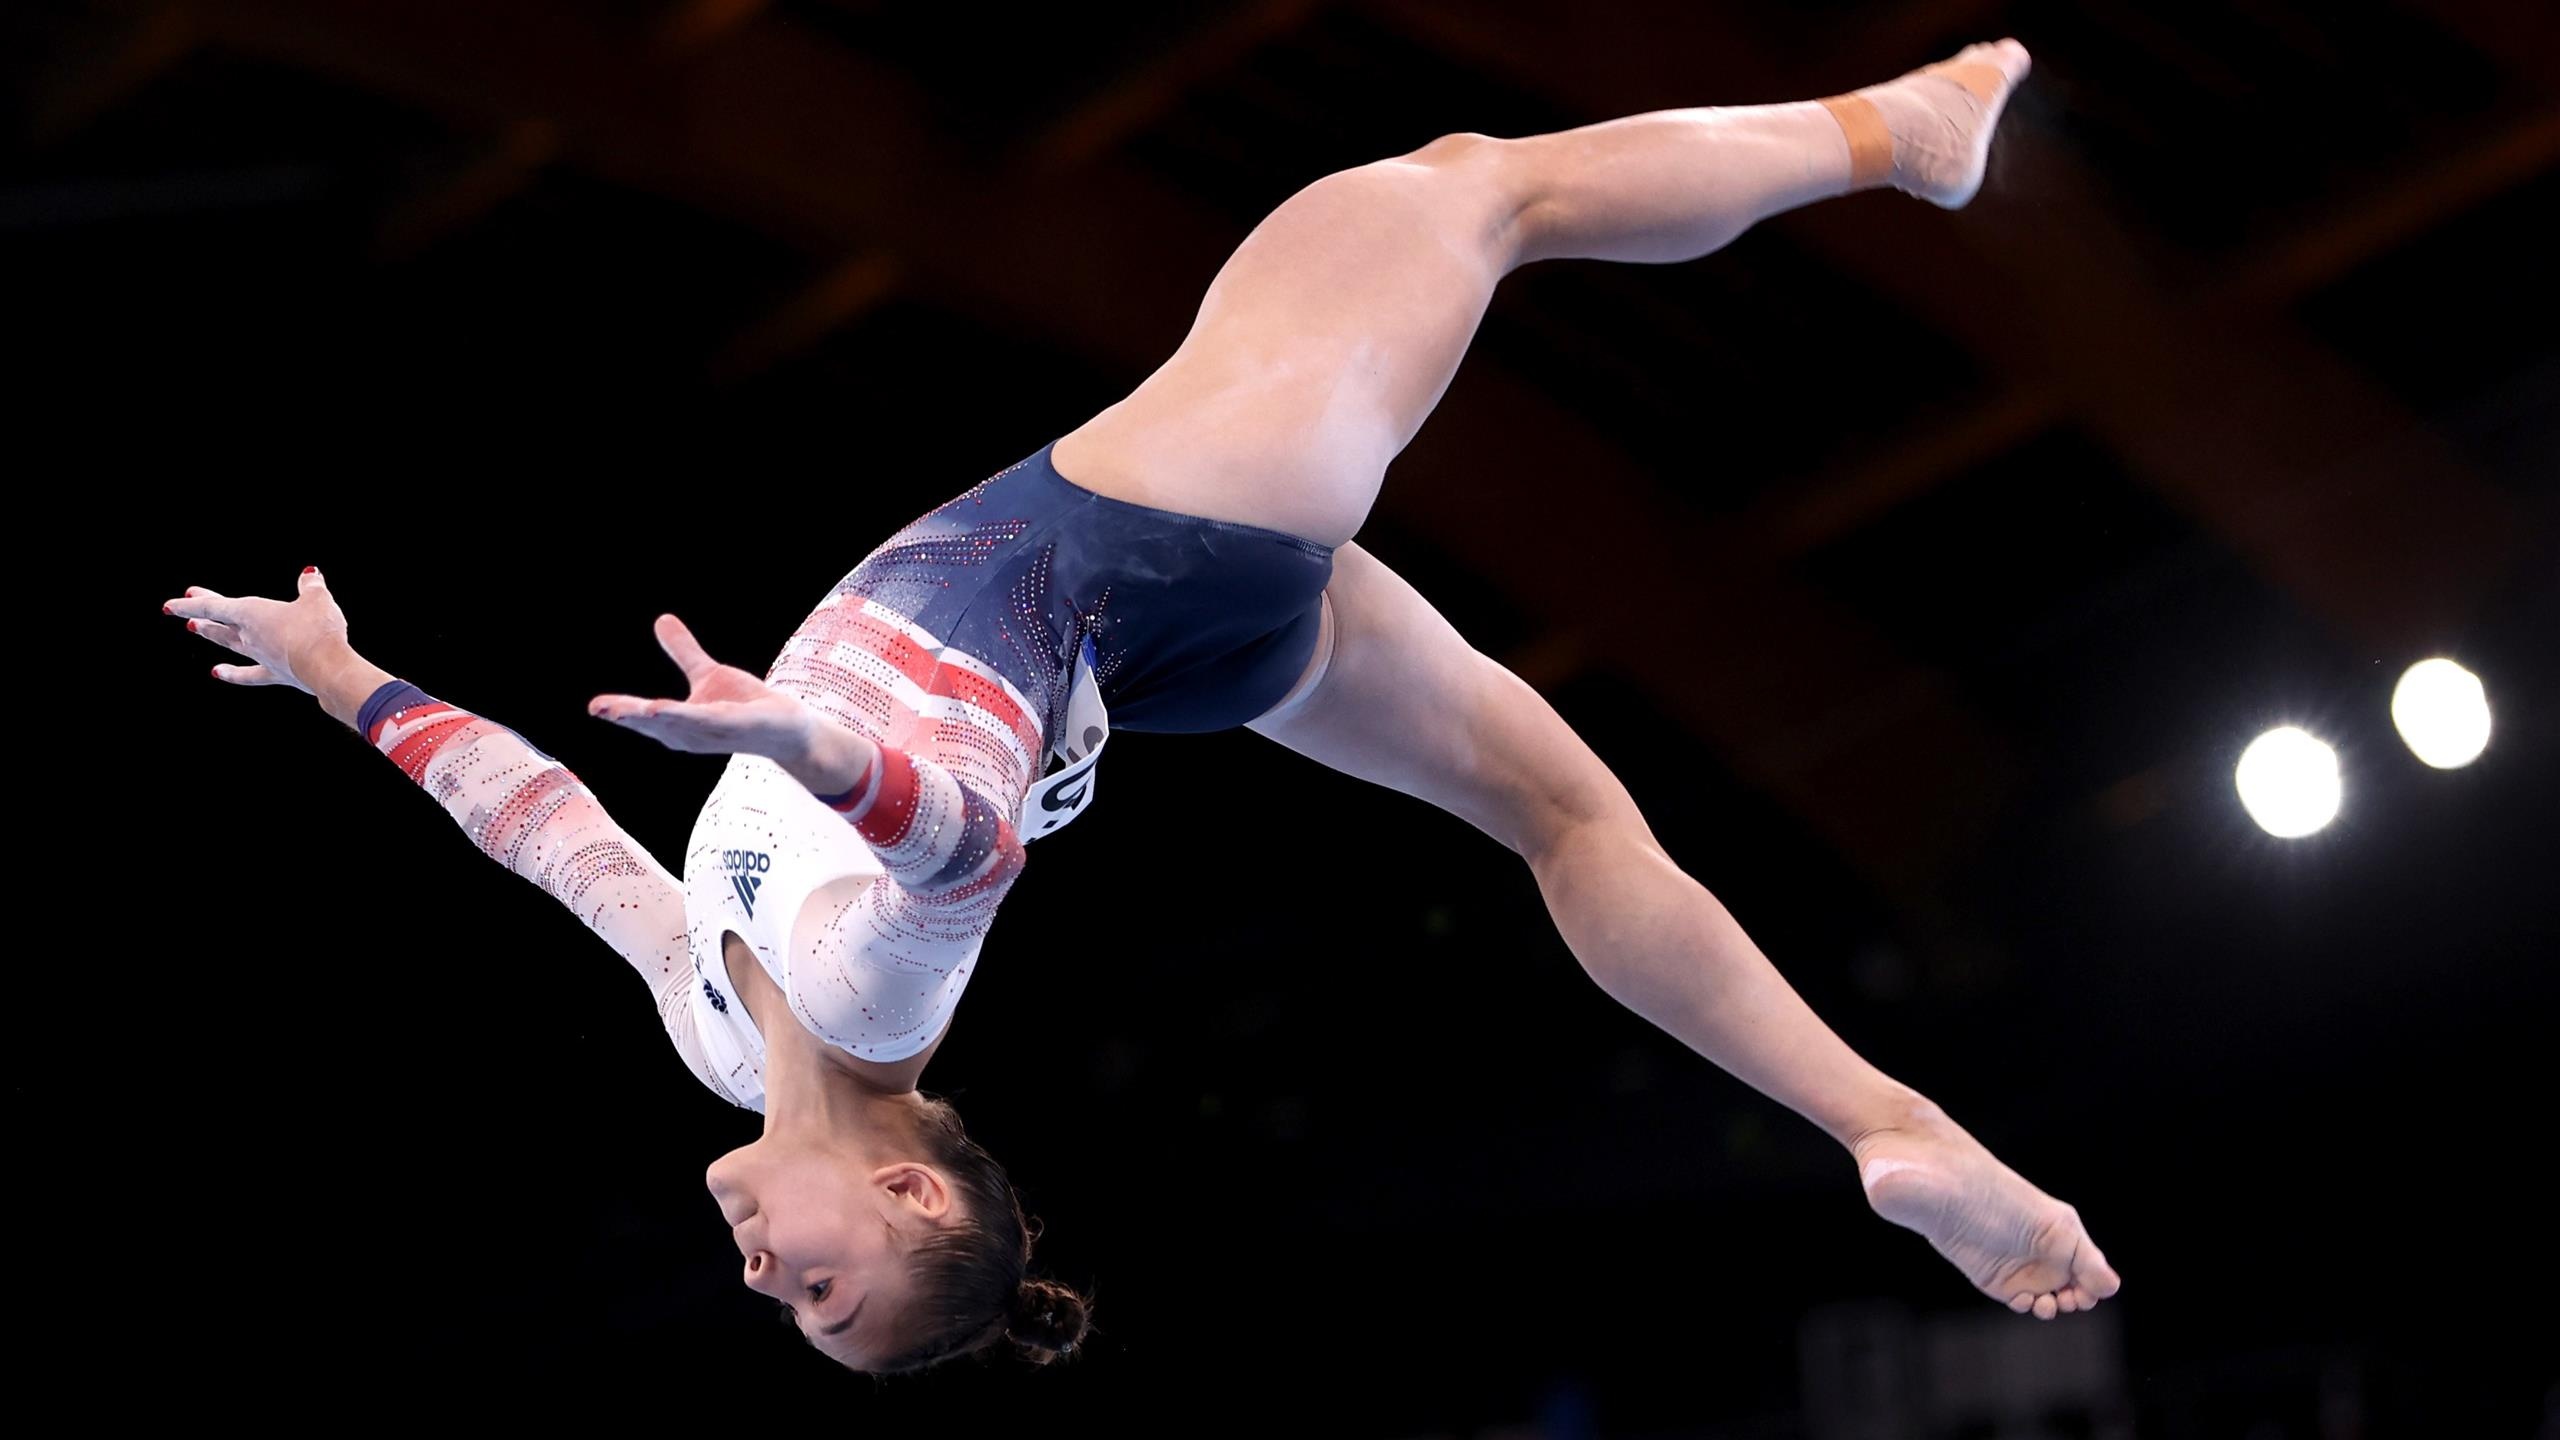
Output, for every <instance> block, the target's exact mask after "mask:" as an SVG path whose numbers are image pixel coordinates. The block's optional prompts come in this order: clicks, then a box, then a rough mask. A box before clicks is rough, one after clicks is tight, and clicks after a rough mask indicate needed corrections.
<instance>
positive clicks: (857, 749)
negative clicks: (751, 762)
mask: <svg viewBox="0 0 2560 1440" xmlns="http://www.w3.org/2000/svg"><path fill="white" fill-rule="evenodd" d="M870 749H871V742H869V741H867V740H865V739H863V738H862V737H861V736H859V735H856V734H854V733H853V732H852V731H850V730H847V729H845V728H844V727H843V726H841V725H838V724H836V723H835V722H833V721H831V720H829V719H827V718H826V717H825V716H823V715H820V714H818V713H817V712H816V711H814V710H813V711H810V712H809V713H808V731H807V733H806V734H805V735H804V736H803V737H802V743H801V746H800V753H799V755H798V756H797V757H796V758H795V759H794V760H792V761H790V762H786V763H785V764H784V765H783V768H784V769H785V770H788V771H789V772H791V777H792V778H793V779H795V780H797V781H799V782H800V783H801V784H802V785H803V786H805V787H807V789H808V791H809V793H810V794H812V795H817V796H821V797H831V796H837V795H842V794H843V793H845V792H846V791H848V790H851V789H852V788H853V787H854V786H855V785H857V784H859V783H860V782H861V780H862V774H863V771H864V770H865V769H866V768H867V767H868V766H869V764H870V754H869V751H870Z"/></svg>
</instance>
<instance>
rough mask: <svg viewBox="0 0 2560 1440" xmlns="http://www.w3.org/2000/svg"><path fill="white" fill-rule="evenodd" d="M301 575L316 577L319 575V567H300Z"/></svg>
mask: <svg viewBox="0 0 2560 1440" xmlns="http://www.w3.org/2000/svg"><path fill="white" fill-rule="evenodd" d="M302 573H303V574H305V575H317V574H319V573H320V567H319V566H317V565H305V566H303V567H302Z"/></svg>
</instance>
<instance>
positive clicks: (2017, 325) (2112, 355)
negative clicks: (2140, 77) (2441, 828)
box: [1377, 0, 2514, 653]
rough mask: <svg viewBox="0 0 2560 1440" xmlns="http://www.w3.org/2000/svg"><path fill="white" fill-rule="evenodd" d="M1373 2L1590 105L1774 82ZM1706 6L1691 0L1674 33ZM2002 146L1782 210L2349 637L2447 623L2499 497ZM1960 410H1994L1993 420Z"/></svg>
mask: <svg viewBox="0 0 2560 1440" xmlns="http://www.w3.org/2000/svg"><path fill="white" fill-rule="evenodd" d="M1377 8H1378V12H1379V13H1380V14H1382V15H1384V16H1387V17H1390V18H1391V19H1392V20H1393V22H1394V23H1397V24H1398V25H1400V26H1402V27H1404V28H1405V29H1407V31H1408V32H1409V33H1412V34H1415V35H1417V36H1419V37H1422V38H1425V39H1426V40H1428V41H1429V42H1431V43H1435V44H1438V45H1441V46H1442V47H1443V48H1446V49H1450V50H1453V51H1454V52H1455V53H1458V54H1460V55H1462V56H1464V57H1465V58H1466V59H1467V60H1469V61H1470V62H1471V63H1474V64H1477V65H1479V66H1482V67H1485V68H1487V69H1489V70H1491V71H1493V72H1495V73H1498V74H1502V75H1505V76H1507V77H1508V78H1510V79H1511V80H1513V81H1514V82H1515V83H1519V84H1522V85H1525V86H1528V87H1530V88H1532V89H1533V90H1537V91H1539V92H1541V93H1544V94H1546V95H1547V96H1548V97H1549V98H1551V99H1554V100H1557V101H1560V102H1562V103H1564V104H1567V105H1569V106H1571V107H1573V108H1574V109H1577V110H1579V111H1582V112H1583V113H1585V114H1586V115H1588V116H1589V117H1590V118H1592V119H1599V118H1602V117H1604V116H1607V115H1614V114H1619V113H1623V112H1625V111H1627V110H1629V109H1634V108H1638V107H1642V106H1648V105H1676V104H1696V103H1700V97H1702V96H1715V95H1722V96H1731V97H1736V98H1739V97H1740V96H1742V95H1744V94H1746V93H1749V92H1750V91H1752V90H1754V89H1757V90H1762V91H1765V90H1766V89H1767V88H1768V87H1769V85H1770V84H1771V75H1772V69H1773V67H1771V66H1770V65H1769V64H1767V63H1766V62H1765V61H1764V60H1762V59H1760V58H1759V57H1756V56H1754V55H1752V54H1750V53H1749V48H1748V46H1747V45H1746V44H1745V43H1743V42H1742V41H1740V40H1739V39H1736V38H1732V37H1728V38H1726V39H1724V40H1722V41H1720V42H1716V43H1707V44H1703V45H1701V46H1700V47H1699V51H1700V53H1697V54H1688V53H1671V52H1668V51H1666V49H1665V48H1664V47H1662V46H1660V45H1658V44H1657V45H1637V44H1627V45H1624V46H1623V47H1619V46H1606V47H1603V46H1602V45H1600V44H1599V43H1598V42H1597V41H1588V42H1576V41H1575V40H1573V38H1572V37H1573V35H1574V34H1575V32H1577V31H1579V30H1581V29H1582V28H1583V26H1582V23H1581V22H1582V18H1583V17H1582V16H1581V14H1580V12H1576V13H1575V14H1574V16H1572V17H1571V19H1570V20H1569V21H1568V20H1567V19H1564V18H1561V17H1560V15H1559V13H1558V12H1556V11H1553V10H1550V9H1547V8H1544V7H1521V6H1517V5H1503V4H1494V5H1489V6H1481V7H1479V6H1467V7H1443V6H1438V5H1434V4H1430V3H1428V0H1379V3H1378V6H1377ZM1622 23H1623V22H1622ZM1702 23H1704V22H1702V21H1701V20H1700V19H1699V17H1698V16H1697V14H1695V13H1694V12H1693V13H1692V15H1691V19H1690V26H1691V29H1690V32H1689V33H1692V34H1697V33H1699V30H1698V27H1699V26H1700V25H1701V24H1702ZM1919 58H1923V57H1918V56H1905V57H1899V58H1897V59H1895V60H1893V61H1891V62H1889V63H1887V64H1884V65H1881V66H1870V67H1869V68H1868V69H1867V70H1857V71H1853V70H1850V69H1848V68H1846V65H1845V63H1844V64H1843V65H1841V66H1840V67H1837V68H1836V69H1834V68H1826V72H1825V74H1824V75H1823V76H1820V77H1808V78H1806V79H1802V80H1799V81H1798V84H1797V88H1799V89H1807V88H1809V89H1824V88H1831V89H1837V88H1843V87H1846V86H1849V85H1853V84H1856V83H1860V82H1862V81H1864V80H1867V79H1871V78H1873V74H1878V73H1888V72H1890V71H1891V70H1895V69H1900V68H1904V67H1905V66H1907V65H1908V64H1910V63H1911V62H1912V61H1914V60H1916V59H1919ZM2002 144H2003V146H2004V147H2005V152H2006V159H2005V160H2004V170H2005V178H2004V182H2003V185H2002V187H2001V188H2000V189H1999V190H1996V191H1994V192H1992V193H1991V194H1988V195H1986V196H1985V197H1984V198H1983V199H1982V200H1981V201H1978V202H1977V204H1976V208H1975V210H1974V211H1972V212H1970V213H1968V214H1966V215H1963V216H1958V217H1951V218H1946V219H1940V218H1938V217H1932V216H1927V215H1923V214H1917V213H1914V214H1911V215H1908V216H1906V217H1905V218H1903V219H1901V220H1899V221H1898V222H1896V223H1892V224H1881V223H1878V215H1879V211H1878V209H1877V207H1879V206H1882V205H1904V206H1906V208H1907V203H1908V202H1903V201H1900V200H1898V199H1885V198H1882V197H1868V198H1863V199H1860V200H1856V201H1852V202H1849V203H1847V204H1842V205H1829V206H1819V207H1815V208H1813V209H1811V210H1807V211H1803V212H1798V213H1797V214H1795V215H1792V216H1789V217H1786V219H1785V220H1783V221H1782V222H1780V223H1781V224H1783V225H1784V226H1785V227H1786V229H1787V231H1788V233H1790V234H1791V235H1792V236H1793V237H1794V238H1796V239H1797V240H1799V241H1800V242H1803V243H1806V244H1808V245H1809V246H1810V247H1811V248H1813V249H1814V250H1816V251H1817V252H1818V253H1820V254H1822V255H1824V256H1825V257H1826V258H1828V259H1829V260H1831V261H1832V263H1834V264H1835V265H1837V266H1839V267H1840V268H1841V269H1842V270H1844V271H1845V272H1847V273H1848V274H1850V275H1851V276H1853V277H1855V278H1856V279H1857V280H1858V281H1860V282H1861V283H1863V284H1865V285H1867V286H1868V287H1870V288H1872V289H1874V290H1876V291H1878V292H1879V293H1882V294H1884V295H1886V296H1888V297H1890V298H1892V299H1893V300H1894V301H1895V302H1897V303H1898V304H1900V305H1901V306H1903V307H1904V308H1906V309H1908V310H1910V311H1913V312H1915V313H1917V314H1919V315H1921V316H1922V317H1924V318H1926V319H1928V320H1929V321H1931V322H1932V323H1934V324H1935V325H1937V326H1938V327H1939V328H1940V329H1942V330H1944V331H1945V332H1947V333H1948V334H1950V335H1952V336H1954V337H1956V338H1957V339H1958V340H1959V341H1960V342H1962V343H1964V344H1965V345H1966V346H1967V347H1968V348H1969V349H1971V350H1973V351H1974V352H1975V353H1976V354H1977V355H1979V356H1981V357H1982V358H1983V359H1984V360H1986V361H1987V362H1989V364H1990V365H1991V366H1992V368H1993V369H1994V370H1995V371H1996V372H1999V373H2002V374H2004V375H2006V376H2008V377H2011V379H2012V380H2013V382H2016V383H2023V384H2026V385H2028V386H2029V387H2031V389H2035V388H2041V387H2044V386H2047V385H2051V386H2054V387H2056V388H2057V389H2058V390H2059V391H2060V392H2062V393H2064V394H2065V395H2067V397H2068V405H2069V409H2070V412H2071V413H2072V414H2074V415H2075V416H2076V417H2077V418H2079V419H2080V420H2081V421H2083V423H2085V424H2087V425H2088V427H2089V428H2090V430H2091V431H2092V432H2093V433H2094V434H2096V435H2097V436H2098V437H2099V438H2100V440H2101V441H2102V442H2103V443H2105V444H2107V445H2108V446H2110V447H2111V448H2112V449H2113V450H2114V451H2115V452H2116V453H2117V455H2118V456H2119V458H2120V459H2121V460H2122V461H2124V463H2125V464H2126V466H2127V468H2128V469H2129V470H2130V471H2131V472H2132V473H2134V474H2135V475H2136V476H2137V477H2139V478H2141V479H2144V480H2146V481H2148V482H2149V483H2150V484H2152V485H2153V486H2154V487H2155V488H2157V489H2158V490H2159V491H2160V492H2161V493H2162V494H2164V495H2165V496H2167V497H2168V498H2170V499H2171V500H2172V501H2173V502H2174V503H2175V504H2176V505H2177V506H2178V507H2179V508H2181V509H2183V510H2185V511H2186V512H2187V513H2189V514H2190V515H2191V516H2192V517H2194V518H2195V519H2196V520H2197V522H2198V523H2199V524H2201V525H2202V526H2203V527H2204V528H2206V529H2207V530H2209V531H2211V532H2212V533H2214V534H2216V535H2218V536H2219V537H2220V538H2221V539H2222V540H2223V541H2224V542H2225V543H2226V544H2228V545H2230V546H2231V547H2232V548H2234V549H2235V550H2236V551H2238V552H2239V553H2240V554H2242V555H2243V556H2244V557H2246V558H2247V559H2248V560H2249V561H2250V562H2251V563H2252V564H2253V565H2254V566H2255V567H2257V568H2258V569H2259V570H2260V571H2261V572H2262V573H2264V574H2266V575H2267V576H2269V577H2270V578H2271V579H2272V580H2274V581H2275V582H2276V583H2278V584H2279V585H2281V586H2283V587H2284V588H2286V589H2287V590H2289V591H2290V592H2291V593H2293V594H2294V595H2295V596H2296V597H2297V598H2298V599H2299V600H2300V601H2301V602H2302V603H2304V605H2305V606H2306V607H2307V608H2309V609H2310V610H2312V611H2313V612H2315V613H2317V614H2320V615H2322V616H2323V617H2325V618H2326V619H2328V620H2329V621H2330V622H2332V623H2333V624H2335V625H2337V626H2339V627H2341V628H2342V629H2343V630H2344V631H2346V632H2347V633H2348V634H2349V635H2351V636H2353V637H2354V638H2355V639H2356V640H2358V641H2359V642H2362V643H2365V644H2369V645H2373V646H2376V647H2380V648H2384V649H2388V650H2391V651H2392V652H2393V653H2398V652H2399V651H2400V650H2405V649H2407V648H2409V647H2412V646H2422V645H2425V644H2427V643H2429V641H2430V640H2431V639H2435V638H2439V637H2441V636H2442V635H2444V634H2445V633H2446V632H2447V631H2448V630H2450V629H2452V628H2454V627H2456V626H2458V625H2459V623H2460V621H2461V618H2462V617H2463V616H2464V615H2465V614H2467V613H2468V610H2469V608H2470V606H2471V605H2472V604H2473V603H2474V602H2475V601H2476V600H2477V598H2478V597H2479V596H2480V595H2481V594H2483V593H2484V592H2485V589H2486V587H2487V586H2488V585H2490V584H2491V583H2493V582H2494V580H2495V579H2496V577H2497V575H2498V573H2499V571H2500V568H2501V567H2502V565H2503V563H2504V560H2505V557H2506V555H2507V552H2508V547H2509V544H2510V542H2511V539H2512V536H2513V534H2514V527H2513V526H2512V524H2511V523H2510V521H2511V515H2510V513H2509V512H2510V510H2511V508H2512V506H2511V503H2510V502H2508V501H2507V500H2506V499H2505V497H2504V496H2502V495H2501V494H2500V493H2499V492H2497V491H2495V490H2493V489H2492V488H2490V487H2489V486H2487V485H2485V484H2483V483H2482V482H2480V481H2479V480H2478V478H2477V477H2475V476H2473V475H2471V474H2470V473H2469V472H2468V471H2467V469H2466V468H2465V467H2464V466H2463V464H2462V463H2461V462H2460V461H2459V460H2458V459H2457V458H2456V457H2455V456H2454V455H2453V454H2452V453H2451V452H2450V451H2449V450H2448V449H2447V448H2446V447H2445V446H2444V445H2443V444H2442V443H2441V442H2440V441H2438V440H2437V439H2436V437H2435V436H2433V435H2432V434H2431V433H2430V431H2429V430H2428V428H2427V427H2426V426H2425V425H2424V424H2422V423H2421V422H2419V421H2418V420H2417V419H2416V418H2415V417H2413V416H2411V415H2409V414H2408V413H2407V411H2406V409H2405V407H2403V406H2401V405H2400V404H2399V403H2398V402H2397V401H2395V400H2394V399H2393V398H2392V397H2391V396H2389V395H2388V394H2387V393H2385V392H2384V391H2382V390H2381V389H2380V388H2379V387H2378V386H2376V385H2374V384H2373V383H2372V382H2371V381H2369V380H2368V379H2366V378H2365V377H2364V376H2362V375H2360V374H2358V373H2357V372H2356V371H2355V370H2354V369H2353V368H2352V367H2350V366H2347V365H2346V364H2344V363H2342V362H2341V361H2339V360H2338V358H2337V357H2336V356H2334V355H2332V354H2330V353H2328V352H2326V351H2324V350H2322V349H2321V348H2320V347H2318V346H2316V345H2314V344H2312V343H2310V342H2309V341H2308V340H2306V339H2305V338H2304V337H2302V336H2301V335H2300V334H2299V333H2297V332H2296V331H2295V330H2294V329H2293V328H2292V327H2291V326H2290V325H2288V324H2287V323H2286V322H2285V321H2284V320H2283V319H2282V318H2281V317H2279V316H2276V315H2273V314H2270V313H2267V312H2265V311H2263V310H2259V309H2254V308H2251V307H2249V306H2246V305H2242V304H2238V303H2231V302H2228V301H2222V302H2214V301H2198V300H2192V299H2189V298H2186V297H2183V296H2174V295H2170V294H2168V293H2165V292H2164V291H2162V290H2161V289H2160V288H2159V287H2158V285H2157V284H2156V283H2155V282H2153V281H2152V280H2151V279H2150V278H2149V276H2148V273H2147V270H2146V268H2145V265H2144V263H2143V261H2142V260H2141V258H2140V257H2139V256H2137V255H2136V254H2135V253H2134V249H2133V241H2132V238H2131V237H2130V235H2129V234H2128V233H2127V231H2126V228H2125V226H2124V224H2123V222H2122V221H2121V220H2119V219H2118V218H2117V217H2116V216H2114V215H2112V214H2111V213H2109V212H2108V210H2107V209H2106V207H2105V206H2104V205H2103V204H2102V203H2101V202H2100V201H2099V200H2098V199H2097V197H2096V195H2095V193H2094V187H2093V186H2092V185H2091V184H2090V183H2089V181H2088V179H2087V177H2085V176H2083V175H2081V174H2080V173H2079V172H2078V171H2077V170H2076V168H2075V167H2074V165H2073V163H2072V162H2071V161H2070V160H2069V159H2068V158H2067V157H2066V156H2064V155H2062V154H2061V153H2060V152H2059V151H2057V150H2055V149H2054V148H2053V147H2050V146H2046V145H2041V144H2040V143H2039V141H2038V138H2037V137H2036V136H2035V134H2034V133H2033V132H2032V131H2030V130H2015V131H2013V132H2012V133H2010V134H2008V135H2004V136H2003V137H2002ZM2384 228H2385V229H2388V228H2389V227H2384ZM2307 271H2308V267H2306V273H2307ZM1978 430H1979V432H1980V433H1983V434H1986V435H1989V436H1992V437H1995V438H1996V437H1997V436H1998V435H1999V434H2000V433H2002V431H2003V427H2002V426H2001V425H2000V424H1998V423H1996V417H1995V423H1990V424H1986V425H1984V426H1981V427H1978ZM1954 438H1955V439H1957V440H1958V441H1961V440H1962V439H1963V438H1964V436H1963V435H1962V434H1961V433H1959V434H1958V435H1956V436H1955V437H1954ZM1950 448H1951V449H1953V450H1955V451H1957V452H1959V453H1960V452H1961V451H1962V450H1963V448H1964V447H1963V445H1962V444H1961V443H1959V444H1956V445H1954V446H1951V447H1950ZM1914 483H1917V482H1916V481H1915V482H1914Z"/></svg>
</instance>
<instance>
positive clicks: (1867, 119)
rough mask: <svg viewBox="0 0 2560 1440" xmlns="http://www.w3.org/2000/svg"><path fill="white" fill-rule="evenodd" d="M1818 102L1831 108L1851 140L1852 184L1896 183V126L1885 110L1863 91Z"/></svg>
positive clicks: (1859, 187) (1863, 187) (1844, 135)
mask: <svg viewBox="0 0 2560 1440" xmlns="http://www.w3.org/2000/svg"><path fill="white" fill-rule="evenodd" d="M1818 103H1819V104H1820V105H1821V106H1822V108H1823V109H1825V110H1828V111H1830V112H1831V118H1832V120H1833V121H1834V122H1835V123H1837V124H1838V125H1839V127H1840V135H1841V138H1842V139H1844V140H1846V141H1847V142H1848V144H1849V188H1850V189H1851V190H1873V189H1875V188H1876V187H1877V186H1879V185H1889V184H1891V183H1893V176H1894V163H1893V127H1891V126H1890V125H1888V124H1886V123H1885V118H1884V111H1882V110H1880V109H1878V108H1877V107H1876V102H1874V101H1873V100H1870V99H1868V98H1867V96H1866V94H1865V92H1863V91H1861V92H1859V93H1857V94H1853V95H1833V96H1831V97H1829V98H1827V99H1824V100H1822V101H1819V102H1818Z"/></svg>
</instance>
